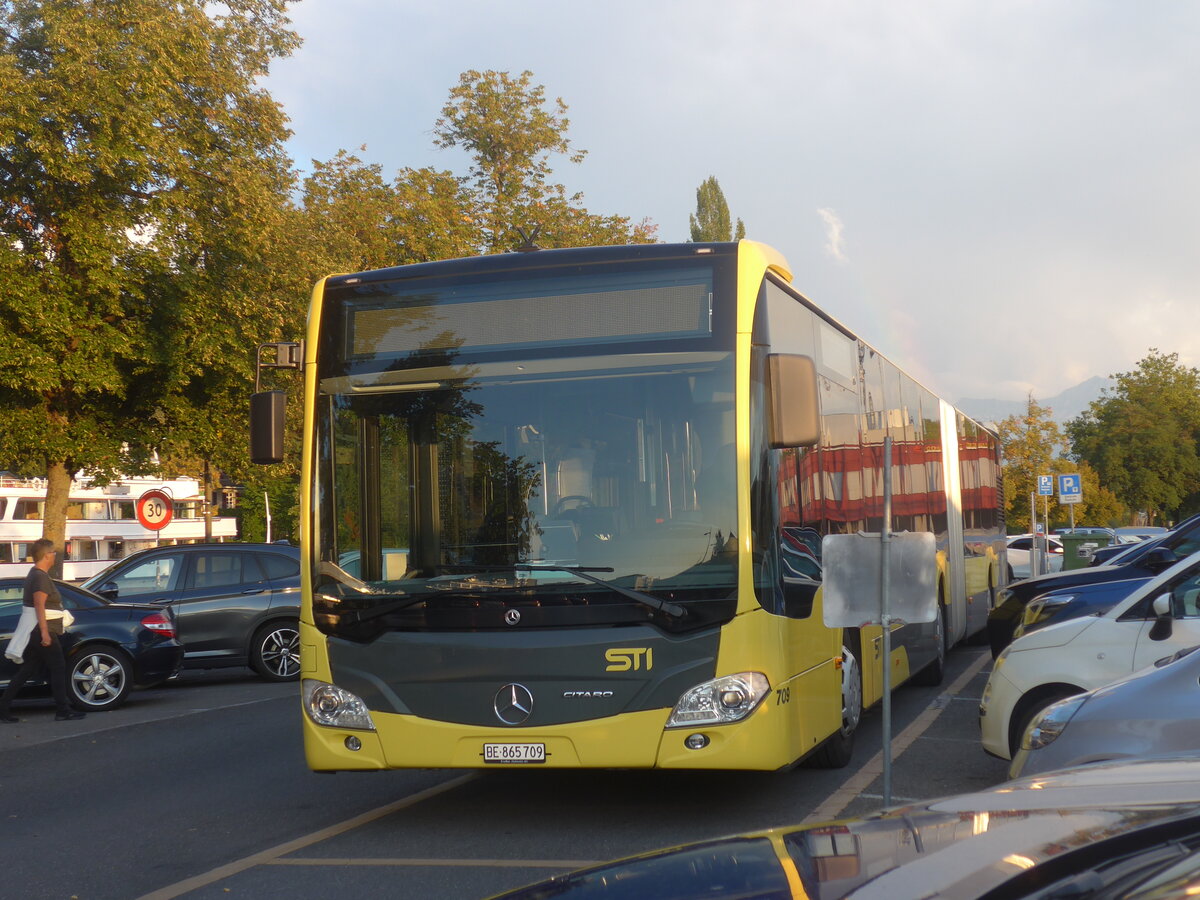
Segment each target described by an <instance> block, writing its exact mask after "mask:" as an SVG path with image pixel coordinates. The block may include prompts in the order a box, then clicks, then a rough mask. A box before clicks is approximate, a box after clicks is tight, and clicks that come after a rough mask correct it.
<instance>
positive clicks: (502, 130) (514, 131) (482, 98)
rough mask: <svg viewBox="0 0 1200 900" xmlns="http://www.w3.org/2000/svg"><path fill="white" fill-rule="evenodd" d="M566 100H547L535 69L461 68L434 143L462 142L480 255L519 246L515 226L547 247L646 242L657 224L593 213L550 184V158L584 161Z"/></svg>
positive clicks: (575, 197) (452, 144)
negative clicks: (514, 73)
mask: <svg viewBox="0 0 1200 900" xmlns="http://www.w3.org/2000/svg"><path fill="white" fill-rule="evenodd" d="M566 112H567V105H566V104H565V103H564V102H563V101H562V98H561V97H560V98H556V99H555V100H554V102H553V104H548V103H547V101H546V91H545V88H544V87H543V86H542V85H540V84H534V83H533V73H532V72H529V71H525V72H522V73H521V74H520V75H518V76H516V77H513V76H512V75H510V74H509V73H508V72H495V71H491V70H489V71H486V72H477V71H474V70H471V71H468V72H463V73H462V75H461V76H460V77H459V81H458V84H457V85H455V86H454V87H453V88H451V90H450V98H449V100H448V101H447V102H446V105H445V106H444V107H443V109H442V114H441V117H440V118H439V119H438V120H437V122H436V123H435V124H434V128H433V133H434V143H435V144H436V145H437V146H438V147H441V148H443V149H449V148H452V147H457V148H461V149H463V150H465V151H466V152H467V154H468V156H469V157H470V159H471V164H470V170H469V174H468V175H467V176H466V177H465V178H464V183H465V184H466V185H467V186H468V187H469V189H470V190H471V192H472V206H473V212H472V215H471V217H470V218H471V221H472V222H473V223H474V224H475V225H476V227H477V229H478V243H479V248H480V251H481V252H485V253H498V252H502V251H505V250H511V249H513V248H514V247H515V246H516V245H517V244H519V243H520V240H519V234H518V229H521V230H523V231H524V232H525V233H526V234H532V233H533V232H534V231H535V230H536V231H537V234H538V243H539V244H541V245H543V246H547V247H568V246H584V245H589V244H614V243H620V244H625V243H647V242H650V241H652V240H653V239H654V232H655V229H654V226H652V225H650V224H649V223H648V222H646V221H645V220H643V221H642V222H640V223H637V224H633V223H631V221H630V220H629V219H628V218H626V217H624V216H602V215H596V214H594V213H589V212H588V211H587V210H586V209H584V208H583V206H582V205H581V203H582V196H581V195H580V194H578V193H576V194H570V195H569V194H568V193H567V189H566V188H565V187H563V185H561V184H558V183H556V182H553V181H551V177H552V175H553V167H552V166H551V159H552V158H553V157H556V156H561V157H565V158H566V160H567V161H568V162H570V163H579V162H582V161H583V158H584V156H585V155H586V152H587V151H585V150H579V149H576V148H574V147H572V146H571V142H570V140H569V138H568V137H567V130H568V129H569V127H570V120H569V119H568V118H567V117H566Z"/></svg>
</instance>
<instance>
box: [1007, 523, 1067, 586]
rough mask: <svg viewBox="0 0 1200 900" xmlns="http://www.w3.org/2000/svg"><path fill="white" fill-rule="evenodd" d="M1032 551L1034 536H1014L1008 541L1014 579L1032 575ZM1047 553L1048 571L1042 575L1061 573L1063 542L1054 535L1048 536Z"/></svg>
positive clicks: (1009, 562)
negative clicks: (1030, 562) (1030, 561)
mask: <svg viewBox="0 0 1200 900" xmlns="http://www.w3.org/2000/svg"><path fill="white" fill-rule="evenodd" d="M1032 550H1033V535H1032V534H1014V535H1013V536H1011V537H1010V538H1009V539H1008V551H1007V552H1008V567H1009V568H1010V569H1012V574H1013V578H1028V577H1029V576H1030V575H1031V574H1032V572H1031V571H1030V567H1029V565H1030V564H1029V557H1030V555H1031V552H1032ZM1046 551H1047V552H1046V569H1045V570H1043V571H1042V572H1041V574H1042V575H1046V574H1048V573H1050V572H1058V571H1060V570H1061V569H1062V562H1063V556H1062V554H1063V545H1062V541H1060V540H1059V539H1058V538H1057V537H1056V536H1055V535H1053V534H1051V535H1047V536H1046Z"/></svg>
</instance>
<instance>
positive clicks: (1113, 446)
mask: <svg viewBox="0 0 1200 900" xmlns="http://www.w3.org/2000/svg"><path fill="white" fill-rule="evenodd" d="M1113 378H1114V379H1115V380H1116V387H1114V388H1113V389H1111V391H1110V390H1105V391H1104V393H1103V394H1101V396H1100V399H1098V400H1096V401H1094V402H1093V403H1092V404H1091V406H1090V407H1089V408H1088V409H1087V411H1086V412H1084V413H1083V414H1082V415H1081V416H1079V417H1078V418H1076V419H1073V420H1071V422H1069V423H1068V424H1067V433H1068V434H1069V435H1070V438H1071V447H1072V456H1073V458H1074V459H1076V460H1081V461H1085V462H1087V463H1088V464H1089V465H1091V466H1092V468H1094V469H1095V470H1096V472H1097V473H1098V474H1099V476H1100V479H1101V481H1102V482H1103V483H1104V484H1105V485H1107V486H1108V487H1109V488H1110V489H1111V490H1112V492H1113V493H1114V494H1116V496H1117V497H1118V498H1119V499H1120V500H1121V502H1123V503H1124V504H1125V505H1126V506H1128V507H1129V508H1130V509H1132V510H1134V511H1138V512H1144V513H1146V514H1147V515H1148V516H1149V517H1150V520H1151V521H1152V522H1153V521H1155V520H1164V519H1165V520H1169V519H1171V518H1173V517H1174V516H1175V514H1176V513H1177V512H1178V511H1179V510H1180V508H1181V507H1183V505H1184V503H1185V501H1187V500H1188V498H1189V496H1190V495H1192V494H1194V493H1196V492H1197V491H1200V452H1198V449H1197V438H1198V436H1200V371H1197V370H1196V369H1194V368H1192V367H1190V366H1183V365H1180V363H1179V356H1178V354H1175V353H1160V352H1159V351H1158V350H1157V349H1154V348H1151V350H1150V352H1149V354H1148V355H1147V356H1146V357H1145V358H1144V359H1142V360H1141V361H1139V362H1138V364H1137V367H1136V368H1135V369H1134V370H1133V371H1131V372H1124V373H1121V374H1118V375H1114V376H1113Z"/></svg>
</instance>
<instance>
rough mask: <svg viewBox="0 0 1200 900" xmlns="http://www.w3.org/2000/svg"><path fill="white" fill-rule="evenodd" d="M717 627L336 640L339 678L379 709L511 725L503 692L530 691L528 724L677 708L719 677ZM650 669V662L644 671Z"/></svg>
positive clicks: (332, 644)
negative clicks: (675, 632)
mask: <svg viewBox="0 0 1200 900" xmlns="http://www.w3.org/2000/svg"><path fill="white" fill-rule="evenodd" d="M719 634H720V632H719V630H717V629H710V630H706V631H703V632H698V633H695V634H688V635H681V636H671V635H664V634H662V633H661V632H659V631H657V630H655V629H653V628H650V627H646V626H634V627H627V628H582V629H572V630H546V631H533V630H526V631H519V630H514V631H511V632H495V631H491V632H463V633H454V632H450V633H447V632H443V633H423V632H403V633H397V632H389V633H385V634H383V635H380V636H379V638H377V639H376V640H374V641H372V642H371V643H369V644H356V643H353V642H351V641H347V640H342V639H339V638H329V662H330V668H331V670H332V673H333V680H334V681H335V682H336V683H337V684H338V685H339V686H341V687H343V688H345V689H346V690H349V691H353V692H354V693H355V694H357V695H358V696H359V697H361V698H362V699H363V701H364V702H365V703H366V704H367V706H368V707H369V708H370V709H372V710H378V711H381V712H396V713H410V714H413V715H417V716H421V717H422V718H426V719H433V720H436V721H441V722H455V723H459V724H464V725H482V726H493V727H506V725H505V723H504V722H502V721H501V720H500V719H499V717H498V715H497V712H496V703H495V701H496V695H497V693H498V692H499V691H500V690H501V689H502V688H504V687H505V686H506V685H510V684H513V683H517V684H520V685H523V686H524V687H526V688H527V689H529V691H530V692H531V693H532V695H533V708H532V711H531V714H530V716H529V718H528V719H527V720H526V721H524V722H522V723H520V724H521V725H522V726H523V727H538V726H548V725H556V724H561V723H565V722H579V721H585V720H589V719H596V718H601V717H604V716H614V715H617V714H619V713H624V712H634V711H638V710H648V709H664V708H668V709H669V708H670V707H673V706H674V705H675V703H676V701H678V700H679V697H680V695H681V694H682V693H683V692H684V691H686V690H687V689H688V688H690V687H693V686H694V685H696V684H699V683H701V682H704V681H708V680H710V679H712V678H713V677H715V673H716V658H717V648H718V644H719ZM647 663H649V665H647Z"/></svg>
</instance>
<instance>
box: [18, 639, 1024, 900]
mask: <svg viewBox="0 0 1200 900" xmlns="http://www.w3.org/2000/svg"><path fill="white" fill-rule="evenodd" d="M986 662H990V659H989V658H988V653H987V650H986V649H982V648H959V649H957V650H955V651H954V652H953V653H952V654H951V655H950V658H949V661H948V670H947V676H946V680H945V682H944V683H943V684H942V686H941V687H938V688H917V687H906V688H902V689H900V690H899V691H897V692H896V694H895V695H894V703H893V712H892V716H893V724H894V729H893V730H894V734H895V737H894V739H893V756H894V764H893V767H892V800H893V802H894V803H903V802H906V801H908V800H917V799H924V798H929V797H935V796H940V795H944V794H950V793H958V792H962V791H969V790H976V789H979V788H983V787H987V786H990V785H992V784H996V783H997V782H1000V781H1002V780H1004V778H1005V771H1006V764H1004V763H1001V762H999V761H997V760H993V759H990V758H989V757H987V756H986V755H985V754H984V753H983V751H982V750H981V749H980V748H979V743H978V736H977V726H976V718H975V717H976V710H977V706H978V701H979V695H980V693H981V692H982V689H983V685H984V682H985V680H986V673H987V669H988V667H987V665H986ZM17 713H18V714H19V715H20V716H21V717H22V718H23V721H22V722H21V723H20V724H18V725H3V726H0V822H2V824H0V847H2V848H3V862H2V863H0V898H8V897H12V898H23V897H38V898H64V900H66V898H77V900H150V898H154V900H167V898H174V897H186V898H189V900H197V898H217V897H220V898H231V897H244V898H251V897H252V898H275V897H279V898H288V900H297V898H309V897H313V898H316V897H330V896H336V895H343V896H348V897H349V896H353V897H355V898H363V897H389V898H482V897H487V896H489V895H491V894H493V893H495V892H497V891H500V890H503V889H506V888H510V887H516V886H518V885H521V884H525V883H528V882H530V881H534V880H537V879H540V878H543V877H547V876H549V875H553V874H557V873H559V872H562V871H566V870H568V869H570V868H574V867H577V866H579V865H584V864H587V863H589V862H593V861H602V860H606V859H611V858H613V857H618V856H624V855H629V854H633V853H639V852H644V851H646V850H652V849H654V848H657V847H664V846H670V845H673V844H677V843H681V842H684V841H692V840H700V839H704V838H710V837H716V836H719V835H723V834H729V833H732V832H737V831H743V830H751V829H760V828H768V827H772V826H777V825H785V824H793V823H797V822H801V821H818V820H826V819H832V818H837V817H841V816H849V815H857V814H862V813H867V812H873V811H875V810H877V809H879V808H880V806H881V805H882V803H883V796H882V784H881V781H882V779H881V775H880V772H881V768H882V752H881V748H882V738H881V733H880V731H881V729H880V718H881V717H880V715H879V710H878V709H876V710H874V711H872V712H869V713H868V714H867V715H866V716H865V717H864V721H863V725H862V728H861V730H860V732H859V738H858V741H857V746H856V751H855V755H854V759H853V761H852V763H851V765H850V766H848V767H847V768H846V769H843V770H839V771H834V772H830V771H822V770H817V769H807V768H799V769H796V770H794V771H792V772H785V773H772V774H758V773H747V774H738V773H700V774H693V773H672V772H665V773H664V772H659V773H655V772H621V771H614V772H559V771H554V770H538V771H529V770H517V771H513V770H508V769H506V770H503V771H486V772H482V773H474V772H465V773H464V772H456V771H447V770H418V771H403V772H384V773H374V774H340V775H332V776H331V775H316V774H313V773H311V772H309V771H308V769H307V767H306V766H305V764H304V758H303V753H302V750H301V746H300V727H299V718H298V717H299V714H300V713H299V710H298V709H297V697H296V688H295V686H294V685H275V684H267V683H264V682H262V681H260V680H259V679H257V678H256V677H255V676H253V675H252V674H250V673H249V672H248V671H245V672H243V671H240V670H224V671H217V672H202V673H187V674H185V676H184V677H183V678H182V679H180V680H179V681H177V682H175V683H172V684H170V685H168V686H164V687H162V688H157V689H154V690H150V691H144V692H140V693H138V694H135V695H134V696H133V697H132V698H131V700H130V702H129V704H128V705H127V706H126V707H125V708H124V709H121V710H116V711H114V712H110V713H97V714H92V715H90V716H88V717H87V718H86V719H84V720H83V721H81V722H55V721H53V709H52V706H51V705H50V704H48V703H46V702H44V701H33V702H28V703H20V702H19V703H18V709H17Z"/></svg>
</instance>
